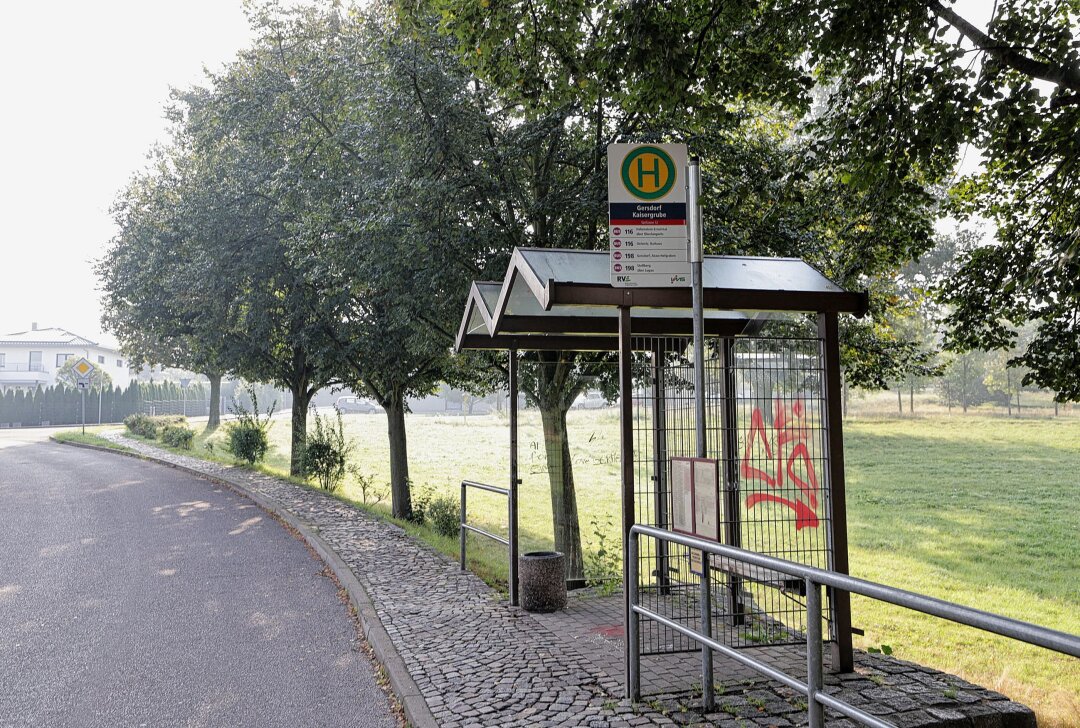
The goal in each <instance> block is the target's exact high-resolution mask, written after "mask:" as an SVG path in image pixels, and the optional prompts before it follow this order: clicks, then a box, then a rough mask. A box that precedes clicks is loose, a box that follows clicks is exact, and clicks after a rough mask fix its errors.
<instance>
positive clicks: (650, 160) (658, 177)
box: [620, 146, 678, 200]
mask: <svg viewBox="0 0 1080 728" xmlns="http://www.w3.org/2000/svg"><path fill="white" fill-rule="evenodd" d="M620 172H621V176H622V183H623V185H624V186H625V187H626V190H627V192H629V193H630V194H631V195H633V196H634V197H637V198H638V199H640V200H657V199H660V198H661V197H663V196H664V195H666V194H667V193H668V192H670V191H671V188H672V187H674V186H675V180H676V178H677V177H678V171H677V170H676V168H675V162H673V161H672V160H671V157H670V156H668V153H667V152H665V151H664V150H663V149H660V148H659V147H650V146H645V147H638V148H637V149H635V150H634V151H632V152H630V153H629V154H627V155H626V159H624V160H623V163H622V169H621V170H620Z"/></svg>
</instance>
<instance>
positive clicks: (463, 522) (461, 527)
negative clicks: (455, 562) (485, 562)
mask: <svg viewBox="0 0 1080 728" xmlns="http://www.w3.org/2000/svg"><path fill="white" fill-rule="evenodd" d="M466 492H468V488H466V487H465V481H462V482H461V524H460V525H459V527H458V530H459V531H460V535H459V538H460V539H461V570H462V571H465V537H466V536H467V535H468V531H467V530H465V525H466V523H467V521H466V520H465V493H466Z"/></svg>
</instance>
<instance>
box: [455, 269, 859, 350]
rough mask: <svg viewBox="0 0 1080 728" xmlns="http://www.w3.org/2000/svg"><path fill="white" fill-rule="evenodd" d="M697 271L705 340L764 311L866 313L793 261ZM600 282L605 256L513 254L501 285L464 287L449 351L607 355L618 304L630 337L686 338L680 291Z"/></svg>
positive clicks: (686, 314)
mask: <svg viewBox="0 0 1080 728" xmlns="http://www.w3.org/2000/svg"><path fill="white" fill-rule="evenodd" d="M702 267H703V271H702V282H703V284H704V285H703V301H704V308H705V333H706V335H712V336H734V335H738V334H739V333H742V332H744V331H747V330H749V329H748V327H752V325H760V323H761V322H763V321H764V320H765V319H767V318H769V317H770V316H772V315H773V312H837V313H854V314H856V315H860V316H861V315H863V314H865V313H866V309H867V303H868V301H867V295H866V293H854V292H850V291H846V290H844V289H843V288H841V287H840V286H838V285H836V284H835V283H833V282H832V281H830V280H829V279H828V278H826V277H825V276H824V275H822V274H821V273H820V272H819V271H818V270H816V269H815V268H813V267H812V266H810V265H809V264H807V263H805V262H804V261H802V260H799V259H797V258H758V257H749V256H719V255H715V256H706V257H705V261H704V264H703V266H702ZM610 275H611V272H610V259H609V256H608V253H607V252H606V251H587V250H561V249H551V248H516V249H515V250H514V253H513V255H512V256H511V259H510V265H509V267H508V268H507V271H506V275H505V277H504V278H503V281H502V282H501V283H498V282H493V281H476V282H474V283H473V285H472V288H471V289H470V291H469V296H468V300H467V302H466V306H465V315H464V317H463V319H462V321H461V327H460V328H459V330H458V336H457V341H456V342H455V343H456V348H457V349H458V350H459V351H460V350H461V349H505V348H509V347H510V346H516V347H519V348H522V349H569V350H578V351H590V350H612V349H614V348H616V347H617V344H618V340H617V335H618V326H619V307H620V306H631V307H632V312H631V317H632V320H633V324H632V326H631V329H632V330H633V332H634V333H635V334H637V335H659V336H688V335H690V334H691V332H692V328H693V326H692V323H693V322H692V314H691V300H690V296H691V292H690V289H689V287H680V288H616V287H614V286H612V285H611V283H610ZM752 322H753V323H752Z"/></svg>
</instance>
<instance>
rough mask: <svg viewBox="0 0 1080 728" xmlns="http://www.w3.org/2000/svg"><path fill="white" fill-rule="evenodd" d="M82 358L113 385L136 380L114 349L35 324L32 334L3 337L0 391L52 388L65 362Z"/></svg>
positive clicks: (20, 332)
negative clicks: (108, 378) (106, 376)
mask: <svg viewBox="0 0 1080 728" xmlns="http://www.w3.org/2000/svg"><path fill="white" fill-rule="evenodd" d="M80 356H85V357H86V358H87V360H89V361H90V363H91V364H93V365H94V366H96V367H100V368H102V369H103V370H105V371H106V372H107V373H108V374H109V376H110V377H112V382H113V385H114V386H120V387H126V386H128V384H130V383H131V380H132V379H134V378H135V377H134V376H133V375H132V374H131V372H130V370H129V369H128V362H127V360H125V359H124V357H123V355H121V354H120V352H118V351H116V350H115V349H110V348H108V347H105V346H101V345H99V344H98V343H96V342H93V341H90V340H89V339H86V338H84V337H82V336H79V335H78V334H73V333H71V332H70V331H67V330H65V329H57V328H49V329H39V328H38V325H37V324H33V326H32V328H31V329H30V330H29V331H19V332H16V333H14V334H6V335H0V392H5V391H7V390H9V389H27V390H33V389H35V388H37V387H42V388H45V387H49V386H52V385H53V384H55V383H56V372H57V370H58V369H60V367H61V366H63V364H64V362H65V361H67V360H68V359H71V358H73V357H80Z"/></svg>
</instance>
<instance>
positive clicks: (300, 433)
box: [289, 387, 315, 478]
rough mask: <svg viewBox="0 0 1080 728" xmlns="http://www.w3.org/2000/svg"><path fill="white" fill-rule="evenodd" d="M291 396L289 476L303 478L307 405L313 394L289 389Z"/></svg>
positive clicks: (305, 389)
mask: <svg viewBox="0 0 1080 728" xmlns="http://www.w3.org/2000/svg"><path fill="white" fill-rule="evenodd" d="M289 391H290V393H291V394H292V443H291V445H290V452H289V475H292V476H294V477H297V478H302V477H304V446H305V445H306V444H307V416H308V405H309V404H311V398H312V397H313V396H314V395H315V393H314V392H311V391H308V390H307V388H306V387H305V388H303V389H301V390H300V391H297V390H296V389H290V390H289Z"/></svg>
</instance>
